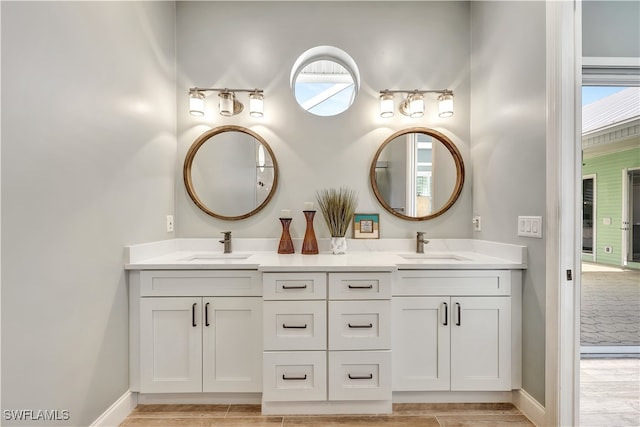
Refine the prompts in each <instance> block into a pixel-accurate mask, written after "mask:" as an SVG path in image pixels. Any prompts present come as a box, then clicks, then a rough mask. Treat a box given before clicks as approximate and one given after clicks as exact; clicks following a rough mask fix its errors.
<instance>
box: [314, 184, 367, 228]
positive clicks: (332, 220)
mask: <svg viewBox="0 0 640 427" xmlns="http://www.w3.org/2000/svg"><path fill="white" fill-rule="evenodd" d="M316 200H317V201H318V205H319V206H320V210H321V211H322V216H323V217H324V220H325V222H326V223H327V227H328V228H329V232H330V233H331V237H344V236H345V235H346V234H347V229H348V228H349V224H351V221H353V214H354V213H355V211H356V205H357V204H358V194H357V193H356V192H355V191H353V190H351V189H349V188H346V187H343V188H340V189H335V188H329V189H325V190H318V191H317V192H316Z"/></svg>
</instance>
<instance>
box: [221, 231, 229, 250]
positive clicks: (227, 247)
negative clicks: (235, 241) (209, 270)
mask: <svg viewBox="0 0 640 427" xmlns="http://www.w3.org/2000/svg"><path fill="white" fill-rule="evenodd" d="M222 234H224V240H219V242H220V243H222V244H224V253H225V254H230V253H231V232H230V231H223V232H222Z"/></svg>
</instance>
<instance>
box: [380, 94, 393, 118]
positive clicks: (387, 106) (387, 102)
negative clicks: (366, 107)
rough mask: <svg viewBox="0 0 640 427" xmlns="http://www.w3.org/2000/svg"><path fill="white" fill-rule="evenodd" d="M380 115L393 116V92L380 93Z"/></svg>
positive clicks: (384, 116)
mask: <svg viewBox="0 0 640 427" xmlns="http://www.w3.org/2000/svg"><path fill="white" fill-rule="evenodd" d="M380 117H383V118H389V117H393V94H390V93H383V94H382V95H380Z"/></svg>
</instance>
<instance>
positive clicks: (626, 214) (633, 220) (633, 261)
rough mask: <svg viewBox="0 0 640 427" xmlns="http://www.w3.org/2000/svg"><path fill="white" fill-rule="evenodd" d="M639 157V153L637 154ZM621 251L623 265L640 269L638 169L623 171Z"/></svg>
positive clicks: (639, 173)
mask: <svg viewBox="0 0 640 427" xmlns="http://www.w3.org/2000/svg"><path fill="white" fill-rule="evenodd" d="M638 155H639V156H640V153H639V154H638ZM622 179H623V180H624V182H623V189H622V191H623V204H622V227H621V229H622V249H623V259H624V261H625V265H627V266H629V267H632V268H639V267H640V168H633V169H625V170H624V171H623V177H622Z"/></svg>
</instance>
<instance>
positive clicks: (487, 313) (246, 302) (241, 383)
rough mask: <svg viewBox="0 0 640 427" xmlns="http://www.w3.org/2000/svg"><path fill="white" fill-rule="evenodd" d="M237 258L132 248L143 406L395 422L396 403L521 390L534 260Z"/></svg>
mask: <svg viewBox="0 0 640 427" xmlns="http://www.w3.org/2000/svg"><path fill="white" fill-rule="evenodd" d="M243 240H245V241H243ZM258 240H259V241H258ZM234 245H235V248H236V252H234V253H232V254H223V253H220V252H218V251H219V247H218V245H217V244H216V243H215V241H214V240H210V239H176V240H171V241H164V242H157V243H151V244H146V245H137V246H132V247H129V248H127V258H128V259H127V260H126V269H127V270H128V276H129V297H130V301H129V302H130V384H131V391H134V392H138V393H139V400H140V401H141V402H148V403H152V402H174V403H177V402H209V403H232V402H234V403H235V402H253V403H257V402H260V403H262V411H263V413H265V414H283V413H287V414H291V413H299V414H304V413H327V414H328V413H333V414H344V413H390V412H391V409H392V407H391V405H392V403H393V402H460V401H474V402H484V401H510V400H511V398H510V393H511V390H516V389H519V388H520V380H521V339H520V334H521V307H520V306H521V285H522V270H523V269H525V268H526V248H524V247H521V246H513V245H501V244H497V243H492V242H483V241H475V240H464V239H460V240H432V241H431V243H430V244H429V246H428V248H427V250H426V251H425V253H424V254H415V253H411V251H410V250H411V249H410V248H411V240H410V239H397V240H393V241H390V242H384V241H377V242H375V243H373V242H369V243H366V244H364V243H362V244H361V245H362V247H360V248H359V247H358V243H355V242H354V245H352V246H355V248H354V249H353V250H350V252H349V253H348V254H346V255H331V254H327V253H323V252H322V250H321V253H320V254H319V255H301V254H292V255H278V254H277V253H275V252H274V251H273V250H272V251H269V250H268V249H270V248H277V241H275V240H274V239H237V240H236V241H234ZM321 246H322V245H321ZM248 248H252V250H251V252H249V251H247V250H244V249H248ZM215 249H217V250H218V251H216V250H215ZM256 249H263V250H256Z"/></svg>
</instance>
